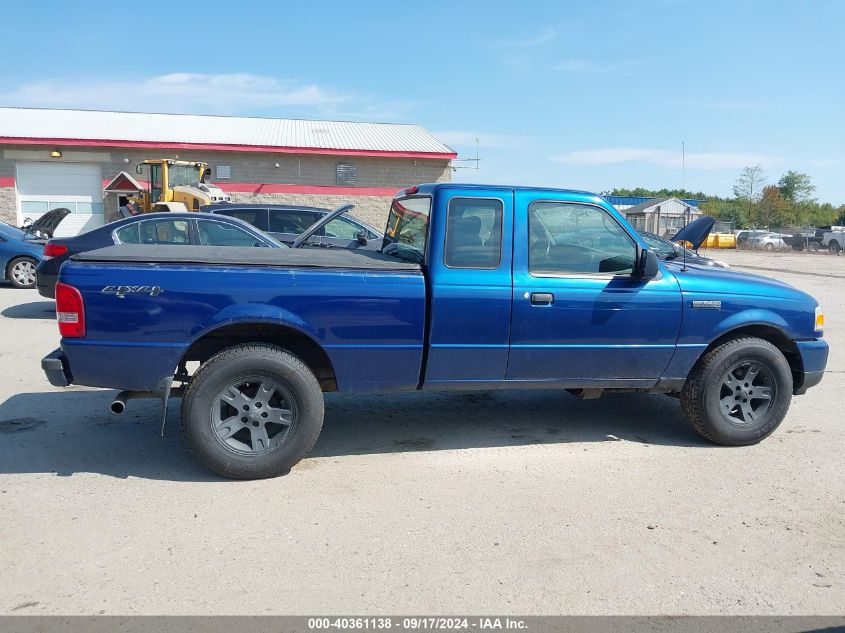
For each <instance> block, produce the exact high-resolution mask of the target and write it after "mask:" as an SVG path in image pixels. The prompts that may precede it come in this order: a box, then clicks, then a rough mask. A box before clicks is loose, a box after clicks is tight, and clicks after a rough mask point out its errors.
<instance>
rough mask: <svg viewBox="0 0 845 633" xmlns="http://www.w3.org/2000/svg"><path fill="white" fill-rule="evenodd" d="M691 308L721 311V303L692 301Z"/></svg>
mask: <svg viewBox="0 0 845 633" xmlns="http://www.w3.org/2000/svg"><path fill="white" fill-rule="evenodd" d="M692 307H693V308H705V309H709V310H721V309H722V302H721V301H693V302H692Z"/></svg>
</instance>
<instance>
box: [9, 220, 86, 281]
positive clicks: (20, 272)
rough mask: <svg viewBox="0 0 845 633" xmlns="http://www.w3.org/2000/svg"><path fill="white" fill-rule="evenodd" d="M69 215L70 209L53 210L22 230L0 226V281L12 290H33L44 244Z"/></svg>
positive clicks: (10, 226)
mask: <svg viewBox="0 0 845 633" xmlns="http://www.w3.org/2000/svg"><path fill="white" fill-rule="evenodd" d="M69 213H70V210H69V209H65V208H59V209H53V210H52V211H49V212H48V213H45V214H44V215H43V216H41V217H40V218H38V220H37V221H36V222H32V223H29V224H27V225H25V226H24V227H21V228H18V227H16V226H12V225H11V224H6V223H5V222H0V280H2V281H8V282H9V283H11V284H12V286H14V287H15V288H33V287H34V286H35V275H36V268H37V266H38V264H39V263H40V262H41V260H42V258H43V252H44V244H45V243H46V241H47V240H48V239H50V238H51V237H52V236H53V232H54V231H55V230H56V227H57V226H58V225H59V223H60V222H61V221H62V220H63V219H64V218H65V217H67V215H68V214H69Z"/></svg>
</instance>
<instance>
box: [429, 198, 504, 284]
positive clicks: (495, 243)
mask: <svg viewBox="0 0 845 633" xmlns="http://www.w3.org/2000/svg"><path fill="white" fill-rule="evenodd" d="M503 215H504V206H503V205H502V201H501V200H493V199H480V198H452V199H451V200H450V201H449V208H448V210H447V212H446V245H445V252H444V256H443V262H444V263H445V264H446V265H447V266H448V267H449V268H488V269H489V268H496V267H497V266H498V265H499V262H500V261H501V259H502V217H503Z"/></svg>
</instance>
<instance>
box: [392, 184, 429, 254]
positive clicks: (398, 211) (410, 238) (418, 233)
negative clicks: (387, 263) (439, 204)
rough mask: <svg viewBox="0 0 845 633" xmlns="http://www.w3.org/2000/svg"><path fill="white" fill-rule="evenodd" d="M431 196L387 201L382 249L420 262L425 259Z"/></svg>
mask: <svg viewBox="0 0 845 633" xmlns="http://www.w3.org/2000/svg"><path fill="white" fill-rule="evenodd" d="M430 214H431V198H429V197H428V196H420V197H417V198H402V199H401V200H394V201H393V204H392V205H390V215H388V217H387V228H386V229H385V231H384V241H383V242H382V249H381V250H382V252H383V253H384V254H386V255H393V256H394V257H399V258H401V259H407V260H410V261H414V262H417V263H420V262H422V261H424V259H425V245H426V241H427V240H428V217H429V215H430Z"/></svg>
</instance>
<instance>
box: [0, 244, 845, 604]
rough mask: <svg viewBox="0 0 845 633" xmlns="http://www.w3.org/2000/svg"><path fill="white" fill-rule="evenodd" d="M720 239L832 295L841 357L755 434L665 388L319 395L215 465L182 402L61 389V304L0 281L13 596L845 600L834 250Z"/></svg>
mask: <svg viewBox="0 0 845 633" xmlns="http://www.w3.org/2000/svg"><path fill="white" fill-rule="evenodd" d="M711 254H712V253H711ZM717 256H718V257H720V258H722V259H725V260H726V261H729V262H730V263H731V265H732V266H734V267H736V268H740V269H741V268H743V267H747V268H748V269H749V270H752V269H753V271H754V272H757V273H760V274H767V275H771V276H773V277H777V278H780V279H784V280H786V281H788V282H790V283H793V284H794V285H796V286H798V287H799V288H802V289H804V290H807V291H808V292H810V293H812V294H813V295H815V296H816V297H817V298H818V299H819V300H820V301H821V303H822V305H823V306H824V307H825V308H826V316H827V322H828V328H827V333H826V337H827V338H828V340H829V342H830V343H831V345H832V353H831V359H830V362H829V365H828V369H829V370H830V372H829V373H828V375H826V376H825V379H824V381H823V382H822V384H821V385H820V386H819V387H817V388H816V389H814V390H811V391H810V393H809V394H808V395H806V396H803V397H799V398H796V399H795V400H794V401H793V406H792V408H791V410H790V412H789V415H788V416H787V419H786V420H785V421H784V423H783V424H782V426H781V427H780V429H779V430H778V431H777V432H776V433H775V434H774V435H773V436H772V437H771V438H769V439H768V440H766V441H765V442H763V443H762V444H760V445H757V446H753V447H748V448H735V449H729V448H721V447H715V446H713V445H710V444H708V443H706V442H705V441H703V440H701V439H699V438H698V436H697V435H695V434H694V433H693V432H692V431H691V430H690V429H689V428H688V427H687V425H686V423H685V422H684V420H683V418H682V416H681V413H680V410H679V407H678V404H677V402H676V401H675V400H673V399H671V398H668V397H665V396H649V395H636V394H632V395H616V396H608V397H605V398H603V399H601V400H598V401H580V400H577V399H575V398H572V397H570V396H568V395H567V394H565V393H559V392H551V391H547V392H506V393H491V394H487V393H478V394H446V395H421V394H398V395H385V396H373V397H366V398H362V397H352V396H345V395H336V394H330V395H329V396H328V398H327V411H326V423H325V426H324V430H323V435H322V436H321V438H320V440H319V442H318V444H317V446H316V448H315V450H314V452H313V454H312V455H311V456H310V457H309V458H307V459H306V460H304V461H303V462H302V463H301V464H300V465H298V466H297V467H296V468H295V469H294V470H293V471H292V472H291V474H290V475H288V476H286V477H282V478H280V479H276V480H271V481H259V482H230V481H222V480H220V479H217V478H215V477H213V476H211V475H209V474H207V473H206V472H205V471H204V470H202V469H201V468H200V467H199V466H198V465H197V463H196V462H195V461H194V460H193V459H192V458H191V456H190V455H189V453H188V451H187V449H186V448H185V447H184V446H183V444H182V441H181V437H180V432H179V428H178V423H177V419H178V407H177V406H175V405H178V402H176V403H172V404H171V409H170V412H169V417H170V421H169V422H168V425H167V426H166V428H165V430H164V437H161V436H160V434H159V424H158V419H157V407H156V405H155V404H154V403H152V402H149V401H133V402H131V403H130V404H129V407H128V409H127V412H126V413H125V414H124V415H123V416H121V417H114V416H111V415H110V414H109V413H108V409H107V407H108V403H109V402H110V400H111V396H112V394H113V392H108V391H102V390H94V389H85V388H70V389H64V390H62V389H55V388H52V387H51V386H50V385H49V384H48V383H47V382H46V380H45V379H44V377H43V376H42V373H41V370H40V364H39V360H40V358H41V357H42V356H43V355H44V354H46V353H48V352H49V351H50V350H52V349H53V348H54V347H55V346H56V343H57V340H58V334H57V330H56V326H55V323H54V322H53V320H52V316H53V315H52V310H53V304H52V302H47V301H42V300H41V298H40V297H39V296H38V295H37V294H36V293H35V292H34V291H17V290H13V289H11V288H10V287H2V286H0V315H2V316H0V375H2V377H3V380H2V382H1V383H0V403H2V404H0V534H2V541H0V543H2V544H0V613H6V614H8V613H14V614H98V613H107V614H153V613H165V614H245V613H256V614H260V613H268V614H270V613H272V614H315V613H341V612H343V613H367V614H377V613H393V614H396V613H410V612H414V613H430V614H435V613H450V612H451V613H456V612H461V613H467V612H468V613H516V614H573V613H578V614H805V615H811V614H842V613H843V607H842V605H843V604H845V529H843V527H845V469H843V467H842V464H843V460H842V455H843V448H845V432H843V425H845V325H843V319H845V293H843V290H845V257H841V258H836V257H833V256H825V255H792V254H786V255H778V254H775V255H768V254H762V253H760V254H754V253H741V252H739V253H737V252H724V253H719V254H718V255H717Z"/></svg>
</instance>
